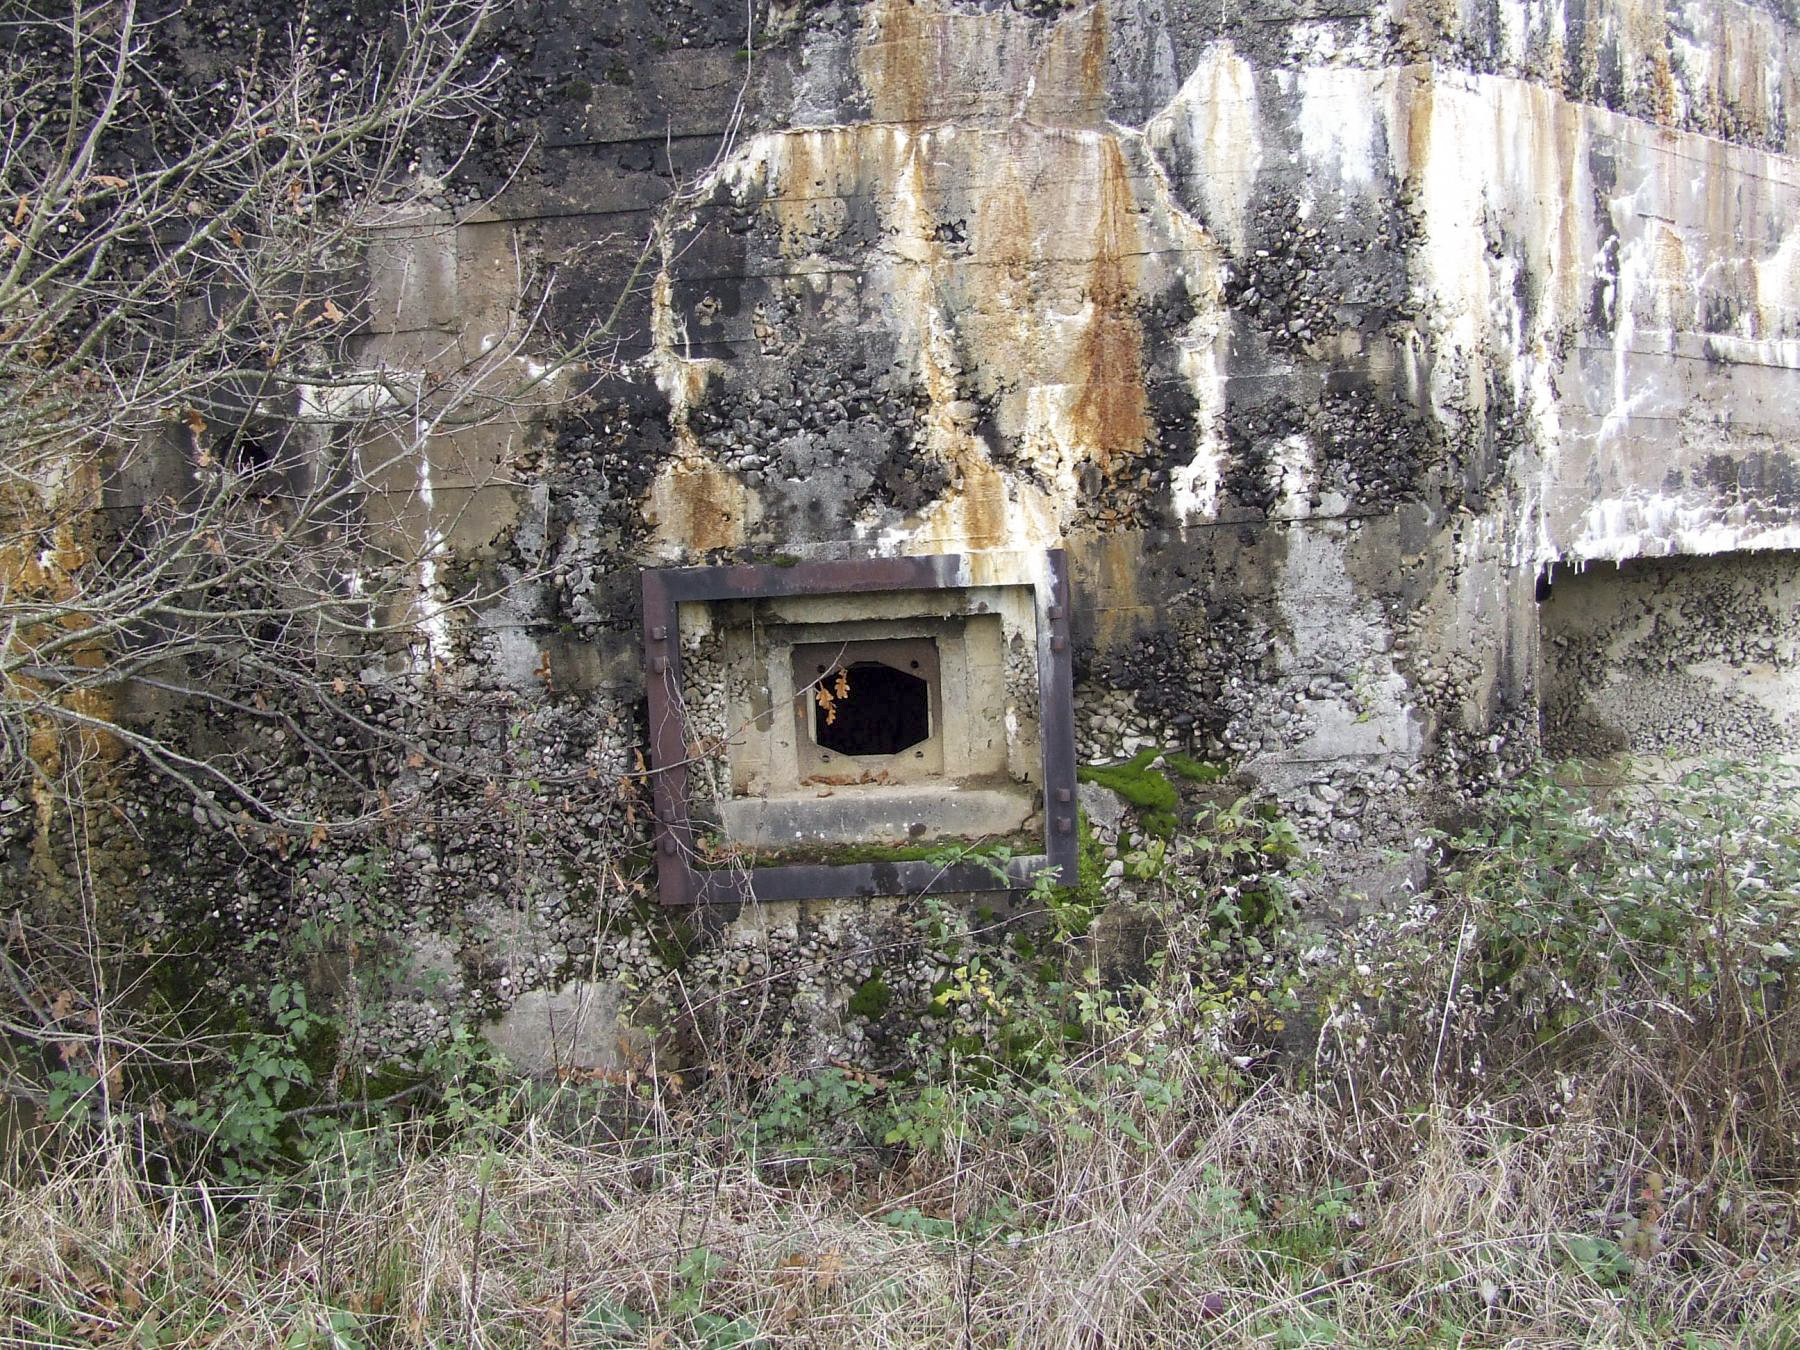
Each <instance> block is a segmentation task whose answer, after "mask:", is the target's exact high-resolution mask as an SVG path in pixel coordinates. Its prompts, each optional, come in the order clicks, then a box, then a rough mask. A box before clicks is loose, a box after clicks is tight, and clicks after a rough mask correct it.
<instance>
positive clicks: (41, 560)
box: [0, 456, 125, 880]
mask: <svg viewBox="0 0 1800 1350" xmlns="http://www.w3.org/2000/svg"><path fill="white" fill-rule="evenodd" d="M99 500H100V473H99V466H98V465H97V464H96V463H94V462H93V461H92V460H91V459H88V460H82V459H81V458H80V457H79V456H72V457H71V462H70V463H69V464H68V465H67V466H66V471H65V473H64V475H63V478H62V481H61V482H60V483H58V484H57V486H56V489H55V490H54V492H53V493H52V494H51V495H50V497H49V499H48V500H42V499H39V498H38V497H37V496H35V495H34V494H33V493H31V492H30V491H28V490H27V491H13V492H9V493H7V494H6V496H5V500H4V501H0V535H3V536H4V538H5V539H6V540H7V542H6V543H5V545H4V546H0V590H3V591H5V592H6V593H7V594H8V595H9V596H11V597H12V598H13V600H14V601H15V602H16V603H18V604H20V605H22V606H25V607H27V608H29V607H31V606H34V605H42V606H43V607H44V617H43V618H42V619H41V621H39V622H36V623H30V624H21V625H19V626H17V627H15V628H13V629H11V630H9V632H8V633H7V638H6V643H7V646H6V652H5V655H6V656H7V658H8V659H9V660H20V659H22V660H23V661H26V662H30V661H31V660H32V659H33V656H34V649H38V650H41V644H44V643H49V642H55V641H58V640H59V639H61V640H67V638H68V637H69V636H70V635H72V634H79V633H81V632H82V630H83V629H84V628H86V627H87V626H88V625H89V624H90V623H91V622H92V616H90V615H89V614H86V613H84V612H82V611H81V610H79V609H74V608H71V609H62V608H61V607H62V606H65V605H75V604H77V603H78V602H79V600H80V597H81V594H82V585H83V579H82V576H81V572H82V569H83V568H85V567H86V566H87V565H88V564H89V563H90V562H91V561H92V559H93V556H94V553H93V549H92V546H91V542H90V541H91V537H92V531H93V528H94V526H95V525H96V524H97V523H98V518H97V516H96V514H95V513H96V511H97V509H98V505H99ZM54 659H55V660H57V661H59V662H66V663H67V664H69V665H73V666H75V667H77V668H79V669H82V670H91V671H102V670H104V669H105V668H106V666H107V663H108V659H109V646H108V644H107V643H106V642H105V641H104V640H103V639H101V638H99V637H94V638H82V639H80V645H78V646H75V647H74V648H72V649H70V648H62V649H60V650H58V651H57V652H56V654H55V657H54ZM0 697H5V698H6V699H8V700H9V701H12V702H15V703H16V704H22V705H25V706H26V707H27V708H28V709H29V708H34V707H35V709H37V711H27V712H26V713H25V721H26V725H27V741H26V753H27V754H28V755H29V756H30V758H31V762H32V764H33V765H34V766H35V768H36V771H37V772H36V774H35V776H34V782H33V787H32V795H33V807H34V814H35V819H36V825H37V829H36V838H35V841H34V844H33V855H34V859H35V861H34V866H36V867H38V869H39V870H40V871H41V872H43V873H44V876H45V878H46V879H47V880H54V879H55V872H56V867H55V863H54V859H53V857H52V850H51V849H50V845H49V841H50V838H51V833H52V831H53V830H54V829H55V828H56V825H57V815H58V812H59V809H61V808H63V807H64V806H66V805H67V804H69V803H79V802H87V801H103V800H104V799H105V797H106V795H107V794H106V791H105V790H104V787H103V780H104V777H105V775H106V774H107V773H108V772H109V770H110V768H111V766H113V765H114V764H116V763H117V762H118V761H119V760H120V759H121V758H122V757H123V755H124V753H125V747H124V744H123V742H121V741H120V739H119V738H118V737H117V736H116V735H114V734H113V733H112V732H111V731H110V730H108V726H109V725H110V724H112V723H114V721H115V720H116V718H117V716H118V709H117V705H116V700H115V699H114V697H113V693H112V691H111V689H109V688H106V687H95V688H62V689H58V688H56V687H54V686H51V685H49V684H46V683H45V682H43V681H40V680H36V679H32V678H30V677H29V676H26V675H23V674H12V675H7V676H0Z"/></svg>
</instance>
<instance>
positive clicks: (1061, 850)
mask: <svg viewBox="0 0 1800 1350" xmlns="http://www.w3.org/2000/svg"><path fill="white" fill-rule="evenodd" d="M1049 569H1050V594H1049V595H1039V596H1038V597H1037V611H1038V735H1039V736H1041V737H1042V738H1043V742H1044V744H1043V752H1044V844H1045V851H1046V853H1047V855H1048V858H1049V864H1050V866H1051V867H1054V868H1056V869H1057V875H1058V879H1059V880H1060V881H1061V883H1062V884H1063V885H1065V886H1073V885H1074V884H1075V875H1076V869H1077V866H1078V865H1079V862H1080V858H1081V846H1080V836H1079V834H1078V830H1079V828H1080V826H1079V823H1078V822H1079V821H1080V816H1079V814H1078V813H1077V811H1076V805H1077V803H1076V801H1075V653H1074V651H1073V650H1072V644H1071V642H1070V621H1069V613H1070V610H1069V555H1068V554H1067V552H1065V551H1064V550H1062V549H1060V548H1053V549H1051V550H1050V551H1049Z"/></svg>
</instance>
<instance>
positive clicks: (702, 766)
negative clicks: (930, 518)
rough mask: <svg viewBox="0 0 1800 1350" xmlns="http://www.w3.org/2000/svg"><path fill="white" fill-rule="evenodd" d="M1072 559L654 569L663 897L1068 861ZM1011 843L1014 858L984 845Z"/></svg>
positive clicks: (648, 584)
mask: <svg viewBox="0 0 1800 1350" xmlns="http://www.w3.org/2000/svg"><path fill="white" fill-rule="evenodd" d="M1065 568H1066V563H1065V560H1064V557H1063V554H1062V553H1061V551H1059V550H1056V551H1051V552H1048V553H1033V554H1018V555H1014V554H1003V555H993V554H982V555H977V556H976V557H974V558H965V557H962V556H960V555H938V556H932V557H923V558H893V559H871V560H863V561H855V562H844V563H801V564H795V565H791V566H776V565H760V566H758V565H752V566H741V567H698V568H667V569H658V570H653V571H648V572H646V573H645V574H644V613H645V639H644V642H645V665H646V671H647V673H648V676H649V680H648V687H649V705H650V720H651V733H652V749H653V761H654V762H653V765H652V769H653V783H654V786H655V793H654V798H655V806H656V818H657V849H658V858H659V864H660V874H659V882H660V889H661V895H662V899H663V901H664V903H667V904H691V903H717V902H742V901H744V900H749V899H761V900H777V899H812V898H820V899H822V898H829V897H834V896H843V897H848V896H857V895H889V894H913V893H919V892H928V891H972V890H993V889H1000V888H1003V887H1013V886H1023V885H1029V884H1030V882H1031V880H1032V879H1033V878H1034V877H1035V876H1036V875H1037V874H1038V873H1039V872H1041V871H1042V870H1043V869H1045V868H1047V867H1066V868H1068V869H1069V870H1068V871H1067V872H1066V873H1065V875H1069V876H1072V875H1073V867H1074V858H1075V833H1074V831H1075V809H1074V743H1073V732H1072V719H1071V711H1070V683H1071V681H1070V671H1069V648H1068V597H1067V580H1066V570H1065ZM999 845H1004V853H1005V856H1006V859H1007V861H1006V863H1005V864H1004V866H1002V867H999V868H996V867H995V866H994V865H993V864H992V863H991V862H982V861H978V860H974V859H973V858H972V857H971V856H969V855H972V854H973V853H975V852H977V851H981V850H984V849H989V848H993V847H994V846H999ZM922 853H929V854H931V855H932V856H930V857H921V856H920V855H921V854H922Z"/></svg>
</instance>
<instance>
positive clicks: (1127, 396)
mask: <svg viewBox="0 0 1800 1350" xmlns="http://www.w3.org/2000/svg"><path fill="white" fill-rule="evenodd" d="M1099 188H1100V192H1099V197H1100V200H1099V210H1098V213H1097V216H1096V219H1095V225H1094V253H1093V261H1092V263H1091V264H1090V268H1089V274H1088V296H1089V299H1090V301H1091V303H1092V305H1093V318H1092V320H1091V321H1090V323H1089V324H1088V328H1087V331H1086V332H1085V333H1084V334H1083V335H1082V338H1081V342H1080V345H1079V347H1078V349H1077V372H1078V374H1079V376H1080V378H1081V379H1082V388H1081V393H1080V394H1079V395H1078V396H1077V397H1076V399H1075V404H1074V407H1073V408H1072V409H1071V410H1070V414H1071V419H1072V421H1073V422H1074V425H1075V428H1076V431H1077V433H1078V435H1079V436H1080V437H1081V439H1082V440H1083V442H1084V443H1085V444H1086V445H1087V446H1088V447H1089V448H1090V452H1091V453H1092V454H1093V456H1094V458H1095V460H1096V461H1097V462H1098V463H1099V465H1100V468H1101V471H1102V472H1103V473H1108V474H1111V473H1113V472H1114V471H1115V470H1116V468H1117V467H1118V466H1120V465H1121V464H1127V463H1130V462H1131V461H1133V460H1135V459H1137V458H1138V457H1140V456H1141V455H1142V454H1143V452H1144V449H1145V445H1146V443H1147V442H1148V441H1149V439H1150V434H1151V429H1150V416H1149V406H1148V403H1147V401H1146V399H1145V396H1144V374H1143V348H1144V334H1143V328H1142V327H1141V325H1140V324H1139V322H1138V319H1137V316H1136V315H1135V314H1134V313H1133V312H1132V310H1131V303H1130V302H1131V296H1132V293H1133V290H1134V288H1133V286H1132V284H1131V278H1130V276H1129V274H1128V272H1129V269H1130V268H1131V267H1133V266H1135V265H1136V262H1135V260H1136V258H1137V257H1138V255H1139V254H1140V253H1141V252H1142V244H1141V240H1140V236H1139V232H1138V224H1137V215H1136V210H1135V207H1136V201H1135V199H1134V198H1133V196H1132V192H1131V179H1130V175H1129V174H1128V173H1127V171H1126V166H1125V156H1124V154H1123V153H1122V152H1121V151H1120V149H1119V144H1118V142H1117V141H1116V140H1107V141H1105V142H1103V143H1102V147H1101V156H1100V183H1099Z"/></svg>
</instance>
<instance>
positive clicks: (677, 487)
mask: <svg viewBox="0 0 1800 1350" xmlns="http://www.w3.org/2000/svg"><path fill="white" fill-rule="evenodd" d="M754 514H755V504H754V501H753V499H752V497H751V495H750V492H749V489H747V488H746V487H745V486H744V484H743V482H742V481H741V480H739V478H738V477H737V475H735V474H733V473H730V472H729V471H727V470H725V469H722V468H720V467H719V466H718V465H716V464H710V463H707V462H705V461H700V462H698V463H695V462H688V463H677V464H673V465H671V466H669V467H668V468H667V469H665V470H664V471H663V472H662V474H661V475H659V476H658V478H657V480H656V482H655V483H654V484H653V485H652V486H651V489H650V501H649V506H648V509H647V511H646V515H647V517H648V518H649V521H650V523H651V524H652V525H653V526H654V527H655V529H656V532H657V534H658V535H659V536H660V537H661V538H662V539H663V540H664V542H665V543H670V544H674V545H676V546H678V547H679V548H680V549H682V550H683V551H688V550H692V551H696V552H702V553H709V552H714V551H717V550H721V549H734V548H739V547H741V546H742V545H743V543H744V539H745V533H746V531H747V530H748V529H749V527H750V524H751V523H752V518H753V516H754Z"/></svg>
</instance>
